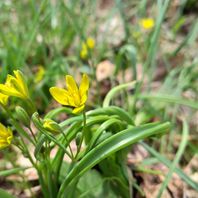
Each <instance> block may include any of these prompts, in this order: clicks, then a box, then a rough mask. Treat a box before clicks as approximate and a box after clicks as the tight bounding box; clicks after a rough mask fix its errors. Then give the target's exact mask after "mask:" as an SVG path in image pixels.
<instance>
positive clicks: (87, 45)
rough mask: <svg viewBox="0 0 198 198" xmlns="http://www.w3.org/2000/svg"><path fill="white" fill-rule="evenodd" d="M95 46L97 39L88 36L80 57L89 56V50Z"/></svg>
mask: <svg viewBox="0 0 198 198" xmlns="http://www.w3.org/2000/svg"><path fill="white" fill-rule="evenodd" d="M94 47H95V40H94V39H93V38H91V37H88V38H87V40H86V41H85V42H83V43H82V47H81V51H80V57H81V58H82V59H86V58H87V57H88V53H89V50H92V49H93V48H94Z"/></svg>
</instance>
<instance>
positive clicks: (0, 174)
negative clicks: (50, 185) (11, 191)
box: [0, 167, 30, 197]
mask: <svg viewBox="0 0 198 198" xmlns="http://www.w3.org/2000/svg"><path fill="white" fill-rule="evenodd" d="M28 168H30V167H19V168H13V169H10V170H3V171H0V177H7V176H10V175H14V174H17V173H18V172H20V171H24V170H26V169H28ZM0 197H1V196H0Z"/></svg>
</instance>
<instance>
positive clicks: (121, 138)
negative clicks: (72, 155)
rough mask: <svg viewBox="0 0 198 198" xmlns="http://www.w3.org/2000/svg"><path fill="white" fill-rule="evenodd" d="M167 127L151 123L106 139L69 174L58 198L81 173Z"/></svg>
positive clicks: (167, 124) (162, 131) (164, 130)
mask: <svg viewBox="0 0 198 198" xmlns="http://www.w3.org/2000/svg"><path fill="white" fill-rule="evenodd" d="M169 126H170V124H169V123H168V122H166V123H164V124H156V123H154V124H153V123H152V124H147V125H143V126H140V127H134V128H132V127H131V128H129V129H126V130H124V131H121V132H119V133H117V134H115V135H113V136H112V137H110V138H108V139H106V140H105V141H104V142H102V143H100V144H99V145H97V146H96V147H95V148H94V149H92V150H91V151H90V152H88V153H87V154H86V155H85V156H84V157H83V158H82V160H81V161H80V162H79V163H77V164H76V165H75V166H74V168H73V169H72V170H71V171H70V172H69V174H68V175H67V176H66V177H65V180H64V182H63V183H62V185H61V187H60V190H59V193H58V198H60V197H62V195H63V193H64V191H65V189H66V188H67V187H68V185H69V184H70V183H72V182H74V181H75V180H76V179H78V178H79V177H80V176H81V175H82V174H83V173H85V172H86V171H87V170H89V169H91V168H92V167H93V166H95V165H96V164H98V163H99V162H101V161H102V160H103V159H105V158H106V157H108V156H110V155H111V154H113V153H115V152H116V151H119V150H121V149H123V148H125V147H127V146H129V145H131V144H134V143H136V142H138V141H140V140H142V139H145V138H148V137H150V136H153V135H156V134H159V133H164V132H166V131H167V129H168V128H169Z"/></svg>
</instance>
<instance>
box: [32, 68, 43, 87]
mask: <svg viewBox="0 0 198 198" xmlns="http://www.w3.org/2000/svg"><path fill="white" fill-rule="evenodd" d="M44 75H45V69H44V67H42V66H39V67H38V71H37V73H36V76H35V79H34V82H35V83H38V82H40V81H41V80H42V79H43V77H44Z"/></svg>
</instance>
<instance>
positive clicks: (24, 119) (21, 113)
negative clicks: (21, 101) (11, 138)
mask: <svg viewBox="0 0 198 198" xmlns="http://www.w3.org/2000/svg"><path fill="white" fill-rule="evenodd" d="M15 110H16V115H17V119H18V120H19V121H21V123H22V124H24V125H25V126H26V127H29V126H30V118H29V116H28V114H27V112H26V111H25V110H24V109H23V108H22V107H20V106H17V107H16V108H15Z"/></svg>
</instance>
